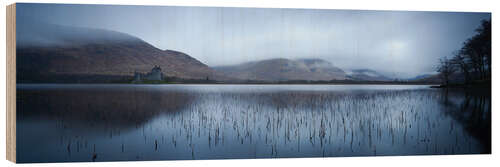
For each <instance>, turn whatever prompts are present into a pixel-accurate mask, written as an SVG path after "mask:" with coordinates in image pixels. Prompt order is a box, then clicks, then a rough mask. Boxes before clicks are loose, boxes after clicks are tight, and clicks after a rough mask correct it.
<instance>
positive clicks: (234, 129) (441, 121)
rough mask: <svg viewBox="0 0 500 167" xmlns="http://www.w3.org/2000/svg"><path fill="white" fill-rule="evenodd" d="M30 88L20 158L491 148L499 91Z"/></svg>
mask: <svg viewBox="0 0 500 167" xmlns="http://www.w3.org/2000/svg"><path fill="white" fill-rule="evenodd" d="M427 87H428V86H408V85H406V86H397V85H313V86H311V85H57V84H48V85H24V84H20V85H18V87H17V109H18V113H17V135H18V138H17V149H18V151H17V157H18V162H57V161H114V160H172V159H221V158H272V157H332V156H371V155H427V154H477V153H491V98H490V97H491V95H490V92H489V90H485V91H472V92H474V93H471V92H465V91H463V90H456V89H455V90H441V89H430V88H427Z"/></svg>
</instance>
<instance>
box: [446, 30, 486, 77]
mask: <svg viewBox="0 0 500 167" xmlns="http://www.w3.org/2000/svg"><path fill="white" fill-rule="evenodd" d="M437 70H438V72H439V73H440V76H441V78H442V79H443V81H444V83H445V84H446V85H448V84H449V81H450V77H451V75H452V74H453V73H454V72H455V71H453V70H457V72H460V74H462V75H463V76H464V82H465V84H469V83H471V82H474V81H478V82H485V81H487V80H491V20H482V21H481V25H480V26H479V27H478V28H477V29H476V34H475V35H474V36H472V37H471V38H469V39H467V40H466V41H465V42H464V44H463V46H462V48H461V49H459V50H458V51H456V52H454V53H453V58H451V59H448V58H446V57H445V58H442V59H440V60H439V66H438V68H437ZM450 70H451V71H450Z"/></svg>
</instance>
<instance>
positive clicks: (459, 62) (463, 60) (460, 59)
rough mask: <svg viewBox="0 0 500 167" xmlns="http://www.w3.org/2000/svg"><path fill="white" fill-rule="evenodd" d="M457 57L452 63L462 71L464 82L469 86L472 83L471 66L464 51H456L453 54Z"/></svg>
mask: <svg viewBox="0 0 500 167" xmlns="http://www.w3.org/2000/svg"><path fill="white" fill-rule="evenodd" d="M453 54H454V55H455V56H454V57H453V58H452V59H451V60H450V61H451V63H452V64H453V65H454V66H455V67H457V68H458V69H460V72H462V74H463V75H464V82H465V84H468V83H469V82H470V69H471V67H470V65H469V61H468V58H467V56H466V55H465V53H464V50H463V49H462V50H460V51H456V52H455V53H453Z"/></svg>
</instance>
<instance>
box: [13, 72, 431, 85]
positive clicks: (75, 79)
mask: <svg viewBox="0 0 500 167" xmlns="http://www.w3.org/2000/svg"><path fill="white" fill-rule="evenodd" d="M26 74H29V73H24V74H22V75H18V78H17V83H123V84H131V83H137V82H133V79H134V78H133V76H124V75H83V74H58V75H55V74H52V75H49V74H45V75H42V74H36V75H35V74H33V76H26ZM26 78H29V79H26ZM137 84H396V85H420V84H422V85H430V84H437V83H435V82H422V81H359V80H330V81H308V80H289V81H263V80H226V81H216V80H212V79H209V78H205V79H185V78H179V77H165V78H164V80H161V81H141V82H139V83H137Z"/></svg>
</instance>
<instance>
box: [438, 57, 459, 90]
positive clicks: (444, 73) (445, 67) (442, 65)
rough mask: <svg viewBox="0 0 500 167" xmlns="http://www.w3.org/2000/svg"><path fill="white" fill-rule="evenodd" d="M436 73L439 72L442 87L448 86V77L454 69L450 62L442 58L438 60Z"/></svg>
mask: <svg viewBox="0 0 500 167" xmlns="http://www.w3.org/2000/svg"><path fill="white" fill-rule="evenodd" d="M437 71H438V72H439V75H440V77H441V79H442V81H443V82H444V85H448V84H449V83H450V76H451V75H452V74H453V73H454V72H455V69H454V68H453V64H452V62H451V60H450V59H448V58H447V57H444V58H441V59H439V66H438V68H437Z"/></svg>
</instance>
